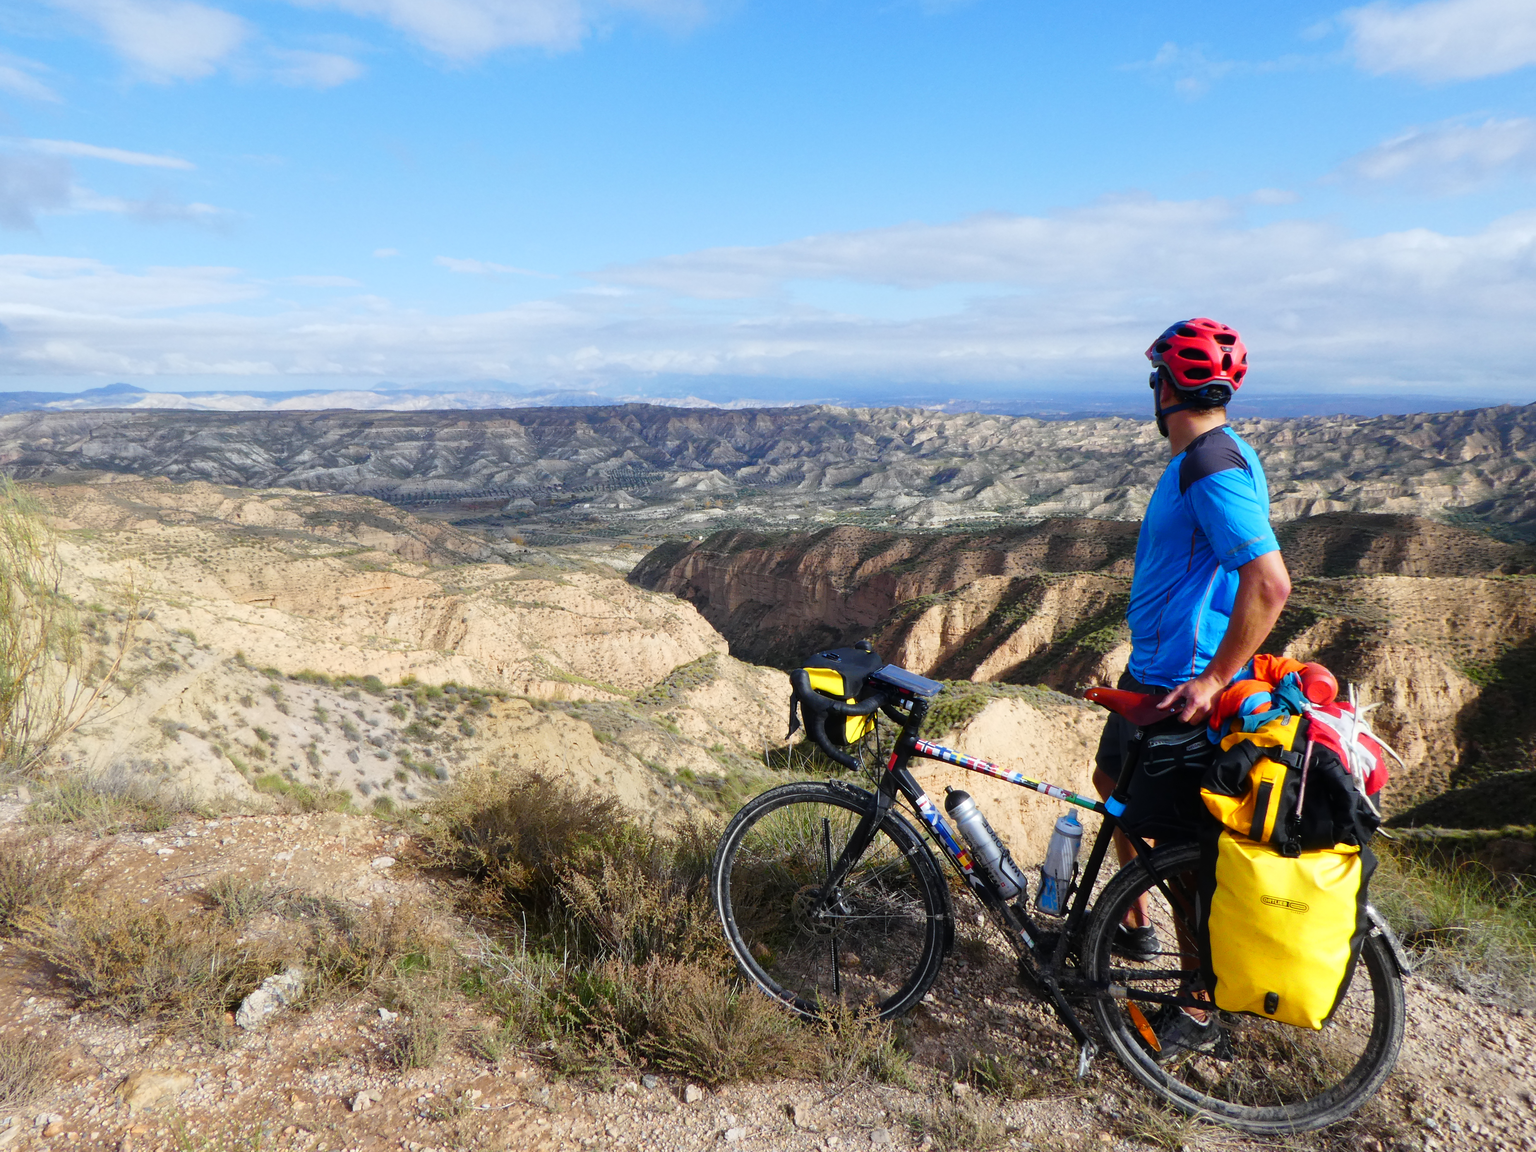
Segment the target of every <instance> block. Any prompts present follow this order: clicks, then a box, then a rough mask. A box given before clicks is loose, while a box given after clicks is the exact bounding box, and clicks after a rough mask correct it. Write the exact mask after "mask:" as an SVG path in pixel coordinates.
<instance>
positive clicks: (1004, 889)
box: [944, 788, 1029, 900]
mask: <svg viewBox="0 0 1536 1152" xmlns="http://www.w3.org/2000/svg"><path fill="white" fill-rule="evenodd" d="M944 791H945V792H946V793H947V795H946V796H945V798H944V810H945V811H946V812H948V813H949V816H950V819H951V820H953V821H954V822H955V823H956V824H958V825H959V826H960V834H961V835H962V836H964V837H965V840H966V843H967V844H969V845H970V846H971V850H972V851H973V852H975V853H976V859H977V861H978V862H979V863H980V864H981V866H982V868H983V869H984V870H985V871H986V874H987V875H988V876H989V877H991V879H992V883H994V884H996V885H997V890H998V892H999V893H1000V894H1001V895H1002V897H1003V899H1004V900H1012V899H1013V898H1014V897H1015V896H1017V897H1019V898H1020V899H1024V898H1026V897H1027V896H1028V894H1029V881H1028V880H1026V879H1025V877H1024V873H1023V872H1022V871H1021V870H1020V869H1019V866H1018V865H1017V864H1015V863H1014V862H1013V857H1012V856H1010V855H1008V849H1007V847H1005V846H1004V844H1003V842H1002V841H1001V840H1000V839H998V836H997V833H996V832H994V831H992V825H990V824H988V823H987V818H986V817H985V816H983V815H982V814H981V809H980V808H978V807H976V801H974V800H972V799H971V794H970V793H969V792H961V791H960V790H959V789H957V788H945V789H944Z"/></svg>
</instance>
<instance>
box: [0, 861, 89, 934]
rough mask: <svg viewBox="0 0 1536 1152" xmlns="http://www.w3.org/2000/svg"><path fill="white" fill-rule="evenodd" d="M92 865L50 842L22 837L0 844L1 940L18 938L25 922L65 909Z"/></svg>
mask: <svg viewBox="0 0 1536 1152" xmlns="http://www.w3.org/2000/svg"><path fill="white" fill-rule="evenodd" d="M89 863H90V861H89V860H79V859H73V858H71V857H70V856H68V855H66V854H65V853H64V852H63V851H62V850H60V849H59V848H58V847H56V846H55V845H52V844H50V843H49V842H48V841H47V840H42V839H37V838H33V837H24V836H23V837H13V838H11V839H9V840H6V841H3V842H0V939H7V940H8V939H11V938H13V937H15V936H17V935H19V934H20V933H21V925H22V923H23V922H24V921H27V920H29V919H30V918H32V917H34V916H44V917H46V916H48V915H50V914H52V913H53V912H55V911H57V910H58V909H60V908H62V907H63V906H64V904H65V902H66V901H67V900H68V899H69V898H70V896H71V895H72V894H73V892H74V889H75V886H76V885H77V884H79V882H80V879H81V877H82V876H83V875H84V874H85V870H86V868H87V867H88V865H89Z"/></svg>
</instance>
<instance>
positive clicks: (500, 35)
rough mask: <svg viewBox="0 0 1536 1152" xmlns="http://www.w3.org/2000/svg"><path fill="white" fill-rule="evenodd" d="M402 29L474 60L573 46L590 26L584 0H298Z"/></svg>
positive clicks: (453, 55)
mask: <svg viewBox="0 0 1536 1152" xmlns="http://www.w3.org/2000/svg"><path fill="white" fill-rule="evenodd" d="M299 2H300V3H305V4H308V5H310V6H313V7H330V8H340V9H341V10H342V11H344V12H350V13H352V14H353V15H354V16H369V17H374V18H376V19H379V20H383V21H384V22H385V23H387V24H390V25H392V26H394V27H395V28H398V29H399V30H400V31H402V32H404V33H405V34H406V35H407V36H410V37H411V38H412V39H414V40H416V41H418V42H419V43H421V44H422V45H424V46H425V47H427V48H428V49H430V50H431V51H433V52H437V53H439V54H441V55H443V56H447V57H450V58H452V59H456V60H472V59H475V58H477V57H480V56H484V55H486V54H488V53H490V52H494V51H496V50H497V49H500V48H516V47H540V48H552V49H564V48H574V47H575V46H576V45H577V44H578V43H580V42H581V38H582V35H583V34H584V33H585V31H586V19H585V14H584V12H583V10H582V5H581V3H580V0H299Z"/></svg>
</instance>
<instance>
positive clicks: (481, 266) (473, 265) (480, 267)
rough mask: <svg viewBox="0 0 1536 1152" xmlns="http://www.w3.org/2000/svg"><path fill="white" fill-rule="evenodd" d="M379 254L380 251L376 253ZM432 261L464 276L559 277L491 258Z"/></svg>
mask: <svg viewBox="0 0 1536 1152" xmlns="http://www.w3.org/2000/svg"><path fill="white" fill-rule="evenodd" d="M374 255H378V253H374ZM432 263H434V264H436V265H438V266H439V267H441V268H446V269H448V271H450V272H458V273H460V274H461V275H464V276H537V277H539V278H540V279H544V280H554V279H558V277H555V276H551V275H550V274H549V273H547V272H533V271H530V270H529V269H527V268H514V267H512V265H510V264H492V263H491V262H490V261H489V260H472V259H459V258H458V257H456V256H438V257H436V258H434V259H433V261H432Z"/></svg>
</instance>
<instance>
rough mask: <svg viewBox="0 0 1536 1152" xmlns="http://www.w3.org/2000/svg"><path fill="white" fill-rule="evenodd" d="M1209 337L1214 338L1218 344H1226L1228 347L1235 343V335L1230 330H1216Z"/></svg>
mask: <svg viewBox="0 0 1536 1152" xmlns="http://www.w3.org/2000/svg"><path fill="white" fill-rule="evenodd" d="M1211 339H1213V340H1215V341H1216V343H1218V344H1224V345H1226V346H1227V347H1228V348H1230V347H1232V345H1234V344H1236V343H1237V337H1236V336H1234V335H1232V333H1230V332H1218V333H1216V335H1215V336H1213V337H1211Z"/></svg>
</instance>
